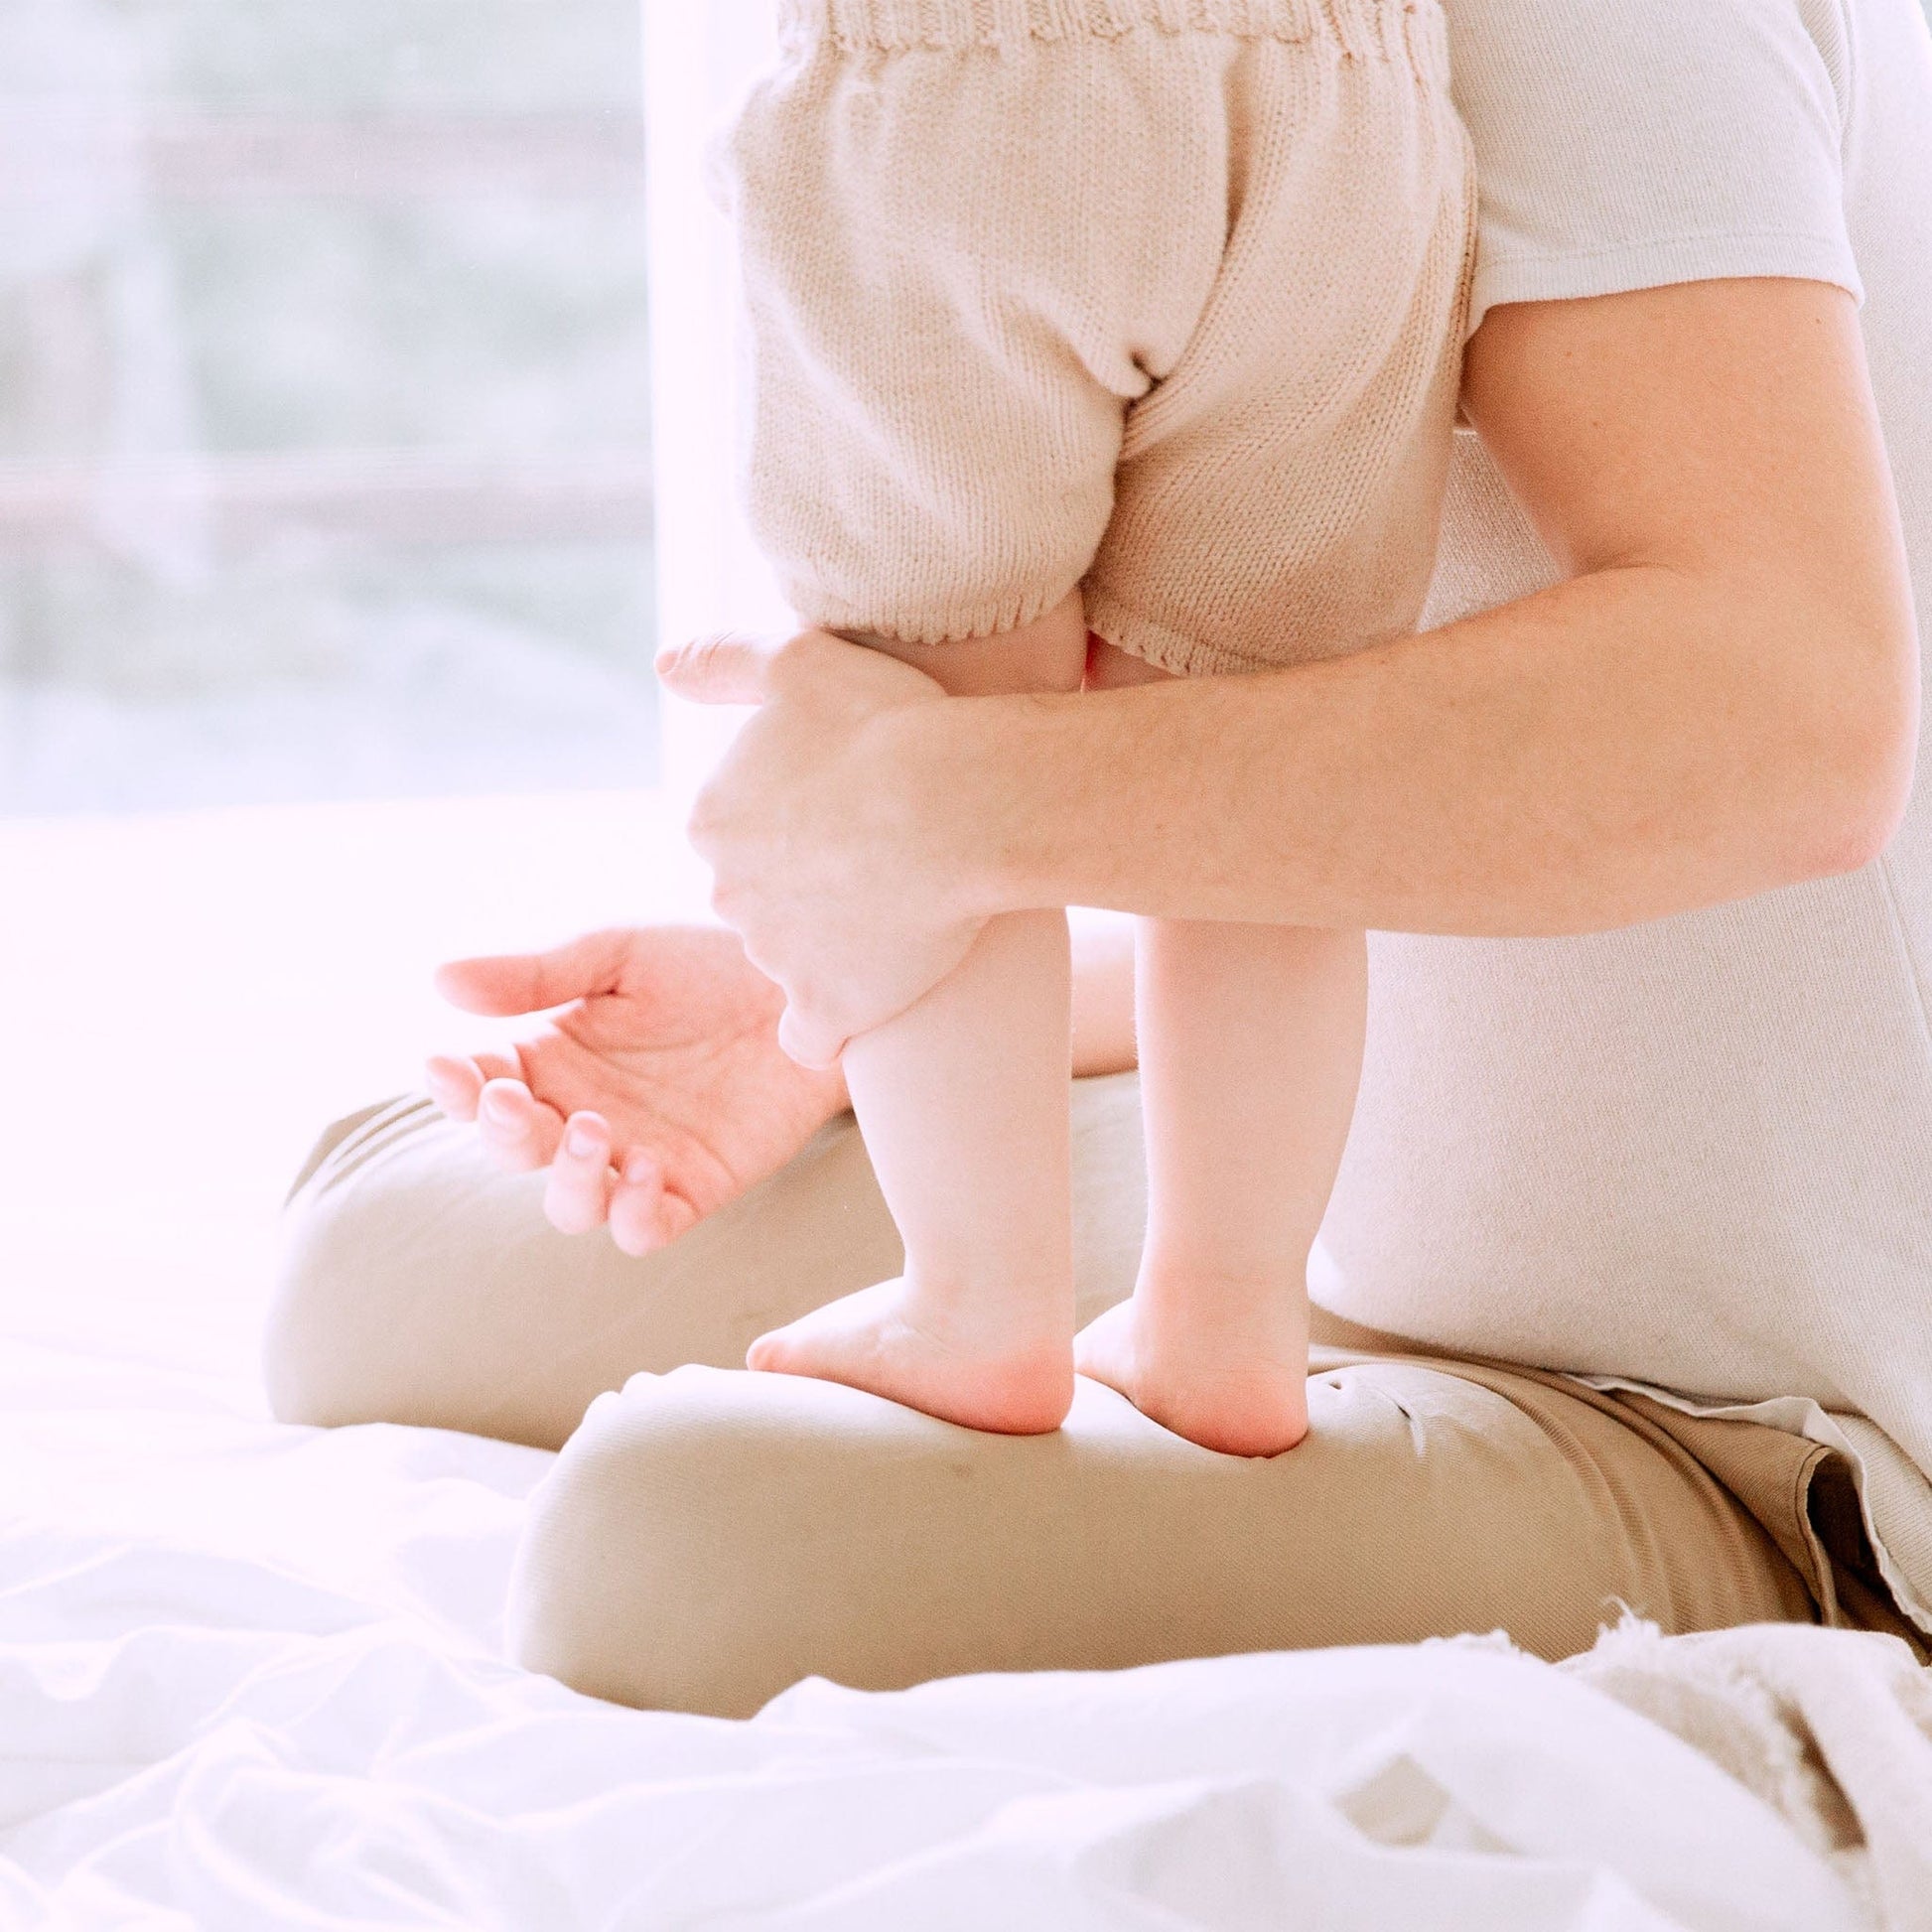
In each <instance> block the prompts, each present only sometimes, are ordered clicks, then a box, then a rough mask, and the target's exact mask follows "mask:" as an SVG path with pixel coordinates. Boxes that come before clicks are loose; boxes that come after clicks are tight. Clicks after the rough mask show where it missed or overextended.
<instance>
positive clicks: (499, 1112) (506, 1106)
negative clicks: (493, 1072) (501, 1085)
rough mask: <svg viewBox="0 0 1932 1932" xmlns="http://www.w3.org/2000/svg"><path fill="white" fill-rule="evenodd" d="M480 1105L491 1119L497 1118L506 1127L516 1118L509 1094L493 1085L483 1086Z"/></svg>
mask: <svg viewBox="0 0 1932 1932" xmlns="http://www.w3.org/2000/svg"><path fill="white" fill-rule="evenodd" d="M482 1106H483V1112H484V1113H486V1114H487V1115H488V1116H489V1117H490V1119H491V1120H499V1121H501V1122H502V1123H503V1124H504V1126H506V1127H507V1126H508V1125H509V1124H510V1122H511V1121H513V1120H515V1118H516V1109H515V1108H514V1107H512V1106H511V1105H510V1097H509V1095H508V1094H506V1093H503V1092H500V1091H499V1090H498V1089H497V1088H495V1087H484V1088H483V1101H482Z"/></svg>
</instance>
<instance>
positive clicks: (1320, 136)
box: [719, 0, 1474, 674]
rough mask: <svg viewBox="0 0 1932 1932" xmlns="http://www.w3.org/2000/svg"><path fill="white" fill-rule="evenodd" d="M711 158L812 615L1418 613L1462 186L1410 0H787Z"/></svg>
mask: <svg viewBox="0 0 1932 1932" xmlns="http://www.w3.org/2000/svg"><path fill="white" fill-rule="evenodd" d="M785 25H786V51H785V53H784V54H783V56H782V57H781V59H780V60H779V62H778V63H777V65H776V66H775V68H774V69H773V70H772V71H771V72H769V73H768V74H766V75H765V76H764V77H763V78H762V79H761V80H760V82H759V84H758V85H757V86H756V87H755V89H754V90H753V92H752V94H751V96H750V98H749V100H748V102H747V104H746V106H745V108H744V110H743V112H742V114H741V116H740V118H739V120H738V122H737V124H736V126H735V127H734V129H733V130H732V132H731V134H730V135H729V137H728V140H727V142H726V144H725V145H724V147H723V149H722V150H721V153H720V156H719V160H720V162H721V164H722V165H721V171H720V172H721V175H722V179H723V185H724V187H725V190H726V193H727V196H728V198H729V202H730V205H731V207H732V210H733V213H734V215H735V218H736V222H737V230H738V234H739V237H740V244H741V259H742V265H743V278H744V287H745V295H746V300H747V306H748V310H749V314H750V320H751V338H752V351H753V369H754V379H755V384H756V397H755V408H754V412H753V430H752V437H751V445H750V451H749V489H748V497H749V504H750V510H751V517H752V522H753V527H754V530H755V532H756V534H757V536H758V538H759V542H760V543H761V544H762V546H763V547H764V549H765V550H766V552H767V554H768V555H769V556H770V558H771V559H772V562H773V564H774V566H775V568H776V571H777V574H778V578H779V581H780V584H781V587H782V589H783V590H784V592H785V594H786V596H787V597H788V599H789V600H790V602H791V604H792V606H793V608H794V609H795V610H796V611H797V612H798V614H799V616H800V617H801V618H803V619H805V620H806V621H811V622H814V623H820V624H825V625H828V626H830V627H833V628H836V629H841V630H852V631H865V632H873V633H877V634H880V635H883V636H887V637H893V638H898V639H902V640H904V641H907V642H913V643H937V642H942V641H945V640H948V639H953V638H961V637H970V636H982V635H986V634H989V633H992V632H995V631H999V630H1005V629H1011V628H1013V627H1015V626H1017V625H1019V624H1022V623H1026V622H1029V621H1032V620H1033V619H1034V618H1035V617H1037V616H1038V615H1040V614H1041V613H1042V612H1044V611H1046V610H1048V609H1050V608H1051V607H1052V606H1054V605H1055V604H1057V603H1058V602H1059V601H1060V600H1061V599H1062V598H1063V597H1064V596H1065V595H1066V593H1067V592H1068V591H1069V590H1070V589H1071V588H1072V587H1073V586H1075V585H1076V584H1077V585H1081V586H1083V588H1084V591H1085V596H1086V605H1087V615H1088V621H1089V623H1090V625H1091V627H1092V628H1093V629H1094V630H1096V631H1098V632H1099V633H1100V634H1101V635H1103V636H1105V637H1107V638H1108V639H1110V640H1111V641H1112V642H1114V643H1116V644H1118V645H1120V646H1121V647H1122V648H1123V649H1125V650H1128V651H1130V652H1132V653H1133V654H1135V655H1137V656H1140V657H1142V658H1145V659H1147V660H1148V661H1150V662H1152V663H1155V664H1158V665H1160V666H1162V667H1163V668H1165V669H1167V670H1170V671H1173V672H1176V673H1181V674H1191V673H1201V672H1213V671H1229V670H1242V669H1249V668H1256V667H1260V666H1263V665H1271V664H1283V663H1291V662H1299V661H1303V660H1306V659H1309V658H1311V657H1317V656H1324V655H1332V654H1335V653H1338V652H1341V651H1344V650H1348V649H1352V648H1355V647H1357V646H1359V645H1362V644H1366V643H1371V642H1374V641H1377V640H1379V639H1382V638H1385V637H1388V636H1392V635H1397V634H1401V633H1403V632H1405V631H1407V630H1410V629H1412V628H1413V627H1414V625H1415V622H1416V620H1417V617H1418V615H1419V613H1420V610H1421V606H1422V602H1423V598H1424V594H1425V591H1426V588H1427V583H1428V578H1429V571H1430V563H1431V558H1432V555H1433V552H1434V547H1435V540H1436V532H1437V523H1438V517H1439V513H1440V505H1441V499H1442V491H1443V485H1444V477H1445V473H1446V470H1447V465H1448V452H1449V438H1450V432H1451V422H1452V417H1453V411H1454V402H1455V392H1456V388H1457V383H1458V377H1459V361H1460V356H1459V350H1460V342H1461V321H1462V316H1463V312H1464V304H1465V302H1466V298H1467V291H1468V281H1469V268H1470V254H1471V232H1472V227H1473V216H1474V189H1473V176H1472V169H1471V167H1470V163H1469V158H1468V149H1467V142H1466V137H1465V135H1464V133H1463V129H1462V127H1461V123H1460V122H1459V120H1458V119H1457V117H1456V115H1455V113H1454V110H1453V108H1452V106H1451V104H1450V102H1449V94H1448V87H1447V66H1448V64H1447V54H1446V51H1445V39H1444V28H1443V21H1442V17H1441V15H1440V13H1439V12H1438V11H1437V10H1436V9H1435V8H1434V6H1433V5H1414V6H1405V5H1402V4H1397V0H1325V3H1324V4H1321V5H1318V6H1316V5H1305V4H1303V0H1192V3H1191V4H1182V3H1181V0H793V4H792V5H791V6H790V7H789V8H788V10H787V15H786V22H785Z"/></svg>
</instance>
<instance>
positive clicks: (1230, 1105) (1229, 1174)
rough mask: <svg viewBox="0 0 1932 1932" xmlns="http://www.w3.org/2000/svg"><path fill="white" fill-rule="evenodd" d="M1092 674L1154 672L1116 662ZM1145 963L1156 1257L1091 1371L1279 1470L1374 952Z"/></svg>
mask: <svg viewBox="0 0 1932 1932" xmlns="http://www.w3.org/2000/svg"><path fill="white" fill-rule="evenodd" d="M1095 668H1096V672H1097V674H1098V675H1097V676H1096V678H1095V682H1097V683H1100V682H1111V683H1120V682H1128V681H1134V680H1136V679H1137V678H1138V677H1139V676H1140V675H1142V674H1144V673H1146V672H1147V667H1146V666H1142V665H1136V664H1135V663H1134V662H1133V660H1125V661H1120V660H1119V654H1118V653H1116V652H1112V651H1108V652H1104V653H1097V655H1096V666H1095ZM1152 675H1156V676H1158V675H1161V674H1160V673H1158V672H1156V673H1152ZM1137 953H1138V958H1137V970H1136V1009H1137V1015H1138V1030H1139V1035H1140V1060H1141V1094H1142V1106H1143V1108H1144V1111H1145V1115H1146V1123H1147V1158H1148V1231H1147V1243H1146V1248H1145V1251H1144V1253H1143V1256H1142V1262H1141V1272H1140V1278H1139V1281H1138V1283H1137V1285H1136V1288H1135V1291H1134V1295H1133V1299H1132V1300H1131V1301H1129V1302H1126V1303H1123V1304H1121V1305H1120V1306H1119V1307H1118V1308H1115V1309H1111V1310H1109V1311H1108V1312H1107V1313H1106V1314H1104V1315H1102V1316H1101V1317H1100V1318H1099V1320H1097V1321H1095V1322H1093V1323H1092V1324H1090V1325H1089V1326H1088V1327H1087V1328H1086V1329H1085V1330H1084V1331H1083V1332H1082V1333H1081V1335H1080V1338H1079V1342H1078V1345H1077V1350H1078V1364H1079V1368H1080V1371H1081V1373H1082V1374H1085V1375H1090V1376H1093V1377H1094V1378H1095V1379H1096V1380H1098V1381H1102V1382H1107V1383H1110V1384H1111V1385H1112V1386H1113V1387H1115V1388H1117V1389H1119V1390H1120V1391H1121V1392H1122V1394H1124V1395H1126V1396H1127V1397H1128V1398H1129V1399H1130V1400H1131V1401H1133V1402H1134V1403H1135V1405H1136V1406H1137V1407H1139V1408H1140V1409H1141V1410H1142V1411H1143V1412H1144V1413H1145V1414H1147V1415H1148V1416H1150V1417H1152V1418H1153V1419H1154V1420H1155V1421H1156V1422H1159V1423H1162V1424H1164V1425H1165V1426H1166V1427H1168V1428H1169V1429H1172V1430H1173V1432H1174V1433H1175V1434H1176V1435H1180V1436H1184V1437H1186V1438H1187V1439H1188V1440H1189V1441H1191V1442H1195V1443H1199V1444H1201V1445H1203V1446H1204V1447H1205V1448H1208V1449H1222V1450H1225V1451H1227V1452H1229V1453H1231V1454H1236V1455H1273V1454H1276V1453H1279V1452H1280V1451H1281V1450H1283V1449H1292V1448H1293V1447H1294V1446H1295V1445H1296V1444H1297V1443H1299V1442H1300V1441H1301V1440H1302V1438H1303V1436H1304V1435H1306V1434H1307V1432H1308V1395H1307V1381H1308V1354H1309V1338H1308V1337H1309V1313H1308V1260H1309V1250H1310V1248H1311V1246H1312V1245H1313V1242H1314V1237H1315V1233H1316V1230H1317V1229H1318V1228H1319V1227H1320V1225H1321V1216H1322V1213H1323V1211H1324V1210H1325V1208H1326V1206H1327V1201H1328V1195H1329V1192H1330V1190H1331V1189H1332V1187H1333V1185H1334V1178H1335V1172H1336V1170H1337V1168H1338V1167H1339V1166H1340V1163H1341V1153H1342V1146H1343V1143H1344V1142H1345V1141H1346V1139H1347V1135H1348V1122H1349V1117H1350V1115H1351V1114H1352V1112H1353V1110H1354V1105H1355V1089H1356V1086H1357V1083H1358V1082H1359V1080H1360V1077H1361V1061H1362V1030H1363V1021H1364V1013H1365V1008H1366V1004H1367V951H1366V944H1365V941H1364V939H1363V936H1362V934H1361V933H1359V932H1323V931H1313V930H1309V929H1304V928H1297V927H1285V926H1254V925H1228V924H1209V923H1204V922H1196V921H1188V920H1177V919H1150V920H1146V921H1143V923H1142V925H1141V928H1140V937H1139V944H1138V948H1137Z"/></svg>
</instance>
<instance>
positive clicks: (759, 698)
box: [657, 631, 781, 704]
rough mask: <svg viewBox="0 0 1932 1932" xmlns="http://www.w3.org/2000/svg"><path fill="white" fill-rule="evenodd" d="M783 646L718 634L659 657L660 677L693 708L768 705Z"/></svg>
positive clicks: (767, 640) (771, 641) (764, 639)
mask: <svg viewBox="0 0 1932 1932" xmlns="http://www.w3.org/2000/svg"><path fill="white" fill-rule="evenodd" d="M780 648H781V645H780V643H779V642H778V641H776V640H774V639H772V638H769V637H743V636H737V635H734V634H733V633H731V632H730V631H718V632H716V633H714V634H713V635H712V636H709V637H697V638H694V639H693V640H692V641H691V642H690V643H688V644H671V645H668V646H666V648H665V649H663V650H660V651H659V652H658V653H657V676H658V679H659V681H660V682H661V683H662V684H663V685H664V686H665V687H666V688H667V689H669V690H672V691H675V692H676V693H677V695H678V696H679V697H680V698H688V699H689V700H690V701H691V702H692V703H693V704H762V703H763V702H764V701H765V699H766V698H767V697H769V696H770V695H771V667H772V665H773V663H774V662H775V661H776V659H777V655H778V652H779V649H780Z"/></svg>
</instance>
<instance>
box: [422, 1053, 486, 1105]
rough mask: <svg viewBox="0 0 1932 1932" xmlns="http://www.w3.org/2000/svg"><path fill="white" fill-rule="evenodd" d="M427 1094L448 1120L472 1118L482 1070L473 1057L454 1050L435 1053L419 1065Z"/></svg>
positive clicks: (480, 1092) (481, 1083)
mask: <svg viewBox="0 0 1932 1932" xmlns="http://www.w3.org/2000/svg"><path fill="white" fill-rule="evenodd" d="M423 1084H424V1085H425V1086H426V1087H428V1088H429V1097H430V1098H431V1099H432V1100H433V1101H435V1102H436V1104H437V1105H438V1106H439V1107H441V1108H442V1110H443V1111H444V1112H445V1113H446V1114H448V1115H449V1117H450V1118H451V1119H452V1120H465V1121H468V1120H475V1119H476V1117H477V1101H478V1098H479V1097H480V1096H481V1095H482V1093H483V1069H482V1068H481V1067H479V1066H478V1064H477V1063H476V1061H475V1060H471V1059H465V1058H463V1057H461V1056H460V1055H458V1054H455V1053H438V1054H436V1055H435V1057H434V1058H432V1059H430V1060H428V1061H426V1062H425V1063H424V1066H423Z"/></svg>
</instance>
